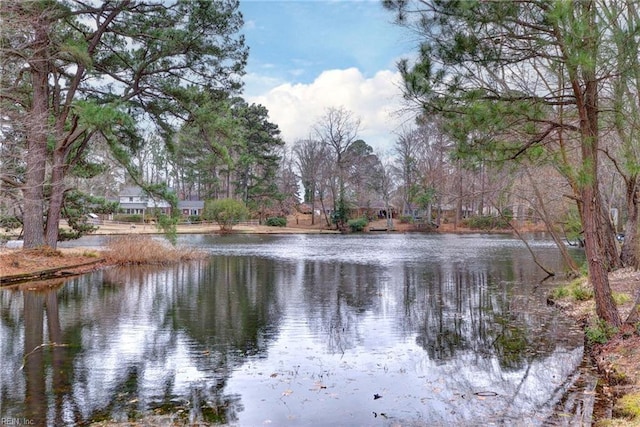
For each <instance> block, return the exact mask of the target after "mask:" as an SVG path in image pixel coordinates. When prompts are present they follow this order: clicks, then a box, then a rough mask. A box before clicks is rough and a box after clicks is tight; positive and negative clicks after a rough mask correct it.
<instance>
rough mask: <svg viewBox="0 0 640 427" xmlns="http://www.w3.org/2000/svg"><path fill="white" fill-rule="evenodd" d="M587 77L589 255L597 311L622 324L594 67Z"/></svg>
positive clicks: (583, 113) (584, 141)
mask: <svg viewBox="0 0 640 427" xmlns="http://www.w3.org/2000/svg"><path fill="white" fill-rule="evenodd" d="M583 78H584V81H585V86H584V92H583V93H582V94H580V92H581V91H580V90H579V89H578V85H577V84H576V82H575V81H574V94H575V95H576V96H577V97H578V99H579V102H578V106H579V112H580V132H581V154H582V165H583V166H582V167H583V174H584V176H585V179H584V181H583V182H582V183H581V185H580V203H579V209H580V215H581V219H582V226H583V228H584V237H585V239H584V240H585V254H586V258H587V265H588V269H589V279H590V280H591V284H592V286H593V292H594V296H595V302H596V313H597V315H598V317H599V318H600V319H602V320H604V321H605V322H607V323H609V324H610V325H612V326H614V327H619V326H620V325H621V322H620V316H619V314H618V309H617V308H616V304H615V302H614V301H613V296H612V294H611V287H610V285H609V276H608V273H609V270H610V268H612V267H613V266H612V265H611V262H612V261H613V260H611V253H610V250H611V249H610V247H609V242H610V240H613V239H614V236H613V235H611V236H607V234H613V233H612V232H611V223H610V221H605V218H604V215H603V207H602V201H601V197H600V193H599V190H598V188H599V187H598V142H599V140H598V86H597V80H596V76H595V73H594V72H593V71H592V70H586V71H583ZM580 95H582V96H580ZM614 245H615V243H614ZM614 250H615V246H614ZM616 258H617V257H616Z"/></svg>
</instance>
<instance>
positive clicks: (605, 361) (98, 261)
mask: <svg viewBox="0 0 640 427" xmlns="http://www.w3.org/2000/svg"><path fill="white" fill-rule="evenodd" d="M257 227H260V229H258V228H257ZM194 228H195V227H189V228H188V229H185V228H183V229H182V230H181V232H180V233H179V234H220V230H219V228H218V227H215V228H217V230H211V229H210V228H209V230H208V231H205V232H203V231H202V230H201V228H199V229H194ZM286 229H287V231H286V232H283V228H280V227H267V226H251V227H249V226H243V227H238V229H237V230H234V231H232V232H231V233H230V234H273V235H275V234H289V235H290V234H340V233H339V232H338V231H336V230H322V229H321V230H316V229H304V228H293V227H286ZM128 231H129V230H126V229H125V230H120V232H114V230H111V231H110V232H106V230H103V232H102V233H95V234H97V235H113V236H126V235H129V236H135V235H140V236H152V235H162V233H158V232H157V229H156V227H151V226H150V227H148V230H142V231H143V232H130V231H129V232H128ZM468 232H471V233H486V232H485V231H482V230H470V231H468ZM385 233H393V234H398V233H407V232H406V231H405V232H400V231H393V232H385ZM434 233H436V234H438V233H451V232H450V231H442V230H438V231H435V232H434ZM364 234H381V233H379V232H373V233H364ZM452 234H466V233H452ZM105 249H106V248H105ZM12 256H13V258H12ZM29 265H33V266H34V267H33V268H32V269H31V270H29ZM116 265H117V263H116V262H114V261H113V260H109V257H108V254H107V251H106V250H102V249H96V248H89V247H73V248H60V249H58V250H51V249H48V248H42V249H31V250H21V249H6V248H3V249H0V289H16V290H37V289H50V288H54V287H58V286H60V285H62V284H63V283H64V282H65V281H66V280H67V279H68V278H71V277H74V276H78V275H82V274H87V273H90V272H93V271H98V270H102V269H106V268H110V267H114V266H116ZM7 266H10V267H13V270H12V271H13V272H14V274H7V272H6V270H7V268H9V267H7ZM16 269H26V271H21V272H18V273H16V272H15V271H16ZM609 277H610V282H611V288H612V291H613V292H614V293H616V294H618V295H627V297H626V299H625V301H624V303H619V307H618V309H619V311H620V313H621V317H623V318H624V316H625V315H626V314H627V313H628V312H629V311H630V310H631V308H632V307H633V304H634V302H635V291H636V289H638V288H640V271H636V270H633V269H622V270H618V271H616V272H613V273H610V276H609ZM578 280H581V281H582V282H581V283H582V284H581V286H584V287H586V288H588V287H589V285H588V279H586V278H582V279H578ZM574 282H575V281H574ZM574 282H571V283H574ZM562 286H570V285H569V281H559V282H558V284H557V287H562ZM547 302H548V304H549V305H553V306H554V307H555V308H556V309H557V310H560V311H561V312H563V313H565V314H566V315H567V316H569V317H571V318H572V319H574V320H575V321H576V323H577V324H578V325H580V326H581V327H582V329H583V330H584V334H585V345H584V356H583V357H584V358H585V361H588V362H589V363H591V364H592V365H593V366H594V367H595V368H596V370H597V377H598V386H597V388H596V390H595V392H591V393H594V394H595V399H594V400H595V404H594V408H593V418H592V422H593V423H594V424H599V422H600V421H603V420H607V421H606V422H607V425H608V426H618V425H625V426H626V425H631V426H640V415H638V416H636V418H635V419H634V420H633V421H631V420H630V419H628V416H627V417H626V418H622V419H621V418H619V417H620V415H619V414H620V413H624V411H622V410H620V409H616V408H617V406H616V405H617V404H616V402H617V401H619V400H621V399H622V398H623V397H624V396H632V397H635V398H636V399H638V402H639V403H637V405H638V406H640V370H639V369H638V367H640V325H636V327H635V330H634V329H633V328H632V329H631V330H630V329H629V327H627V329H624V330H621V331H620V332H619V333H618V334H616V335H615V336H613V337H612V338H611V339H609V340H608V341H607V342H606V343H602V344H589V343H588V342H587V339H586V337H587V332H588V328H589V327H590V326H591V325H593V324H594V323H597V322H596V321H595V319H596V316H595V304H594V302H593V298H591V299H589V300H586V301H581V300H576V299H572V298H570V297H553V296H549V297H548V301H547ZM585 394H588V393H587V391H585ZM616 417H618V418H616ZM611 420H613V423H610V421H611Z"/></svg>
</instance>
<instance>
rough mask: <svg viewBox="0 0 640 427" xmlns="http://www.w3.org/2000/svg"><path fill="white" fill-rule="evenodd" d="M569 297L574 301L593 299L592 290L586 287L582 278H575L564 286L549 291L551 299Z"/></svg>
mask: <svg viewBox="0 0 640 427" xmlns="http://www.w3.org/2000/svg"><path fill="white" fill-rule="evenodd" d="M568 297H571V298H573V299H574V300H576V301H588V300H590V299H591V298H593V290H592V289H590V288H589V287H588V286H587V283H586V280H585V279H584V278H581V277H580V278H577V279H575V280H573V281H572V282H571V283H569V284H568V285H565V286H560V287H557V288H555V289H554V290H553V291H551V298H552V299H562V298H568Z"/></svg>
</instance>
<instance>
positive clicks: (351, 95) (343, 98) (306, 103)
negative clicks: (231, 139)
mask: <svg viewBox="0 0 640 427" xmlns="http://www.w3.org/2000/svg"><path fill="white" fill-rule="evenodd" d="M400 81H401V77H400V74H399V73H398V72H393V71H389V70H384V71H379V72H377V73H376V74H375V75H374V76H373V77H371V78H365V77H364V76H363V74H362V73H361V72H360V71H359V70H358V69H356V68H348V69H345V70H328V71H324V72H323V73H322V74H320V75H319V76H318V77H317V78H316V79H315V80H314V81H313V82H312V83H309V84H302V83H298V84H291V83H283V84H280V85H278V86H275V87H272V89H270V90H268V91H266V92H263V94H262V95H258V96H248V97H247V98H248V99H247V100H248V101H249V102H250V103H252V102H254V103H257V104H262V105H264V106H265V107H267V109H268V110H269V116H270V119H271V121H272V122H273V123H276V124H278V126H279V127H280V130H281V131H282V137H283V138H284V140H285V141H286V142H287V143H292V142H294V141H295V140H297V139H300V138H306V137H308V136H309V134H310V133H311V132H312V128H313V125H314V124H315V123H316V122H317V121H318V120H319V119H320V117H322V115H324V113H325V111H326V109H327V108H329V107H341V106H343V107H345V108H346V109H348V110H350V111H352V112H353V113H354V114H355V115H356V116H358V117H360V118H361V128H360V131H361V133H360V137H361V138H362V139H363V140H365V141H366V142H367V143H368V144H369V145H371V146H372V147H373V148H374V149H375V150H376V151H379V152H382V151H385V150H388V149H389V148H390V147H391V146H392V145H393V143H394V141H395V135H394V134H393V132H394V131H396V130H397V129H398V127H399V126H400V125H401V124H402V123H403V118H401V117H399V116H398V114H397V112H398V111H399V110H401V107H402V94H401V90H400ZM253 93H256V92H255V91H254V92H253ZM404 120H406V118H405V119H404Z"/></svg>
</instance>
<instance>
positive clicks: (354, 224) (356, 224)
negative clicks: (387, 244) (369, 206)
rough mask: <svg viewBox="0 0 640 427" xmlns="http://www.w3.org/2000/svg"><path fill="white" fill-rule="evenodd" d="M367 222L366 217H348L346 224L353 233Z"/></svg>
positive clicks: (360, 229) (361, 228) (362, 228)
mask: <svg viewBox="0 0 640 427" xmlns="http://www.w3.org/2000/svg"><path fill="white" fill-rule="evenodd" d="M367 224H369V222H368V221H367V219H366V218H356V219H350V220H349V221H348V222H347V225H348V226H349V228H350V229H351V231H353V232H354V233H355V232H358V231H362V230H364V228H365V227H366V226H367Z"/></svg>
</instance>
